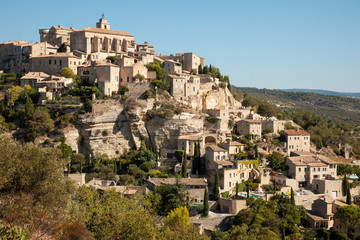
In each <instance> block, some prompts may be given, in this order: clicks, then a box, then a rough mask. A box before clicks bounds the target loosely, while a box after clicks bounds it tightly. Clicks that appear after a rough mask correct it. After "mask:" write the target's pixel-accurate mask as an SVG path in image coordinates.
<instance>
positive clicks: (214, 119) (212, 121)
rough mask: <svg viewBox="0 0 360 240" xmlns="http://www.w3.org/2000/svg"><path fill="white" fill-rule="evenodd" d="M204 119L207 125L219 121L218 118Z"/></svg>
mask: <svg viewBox="0 0 360 240" xmlns="http://www.w3.org/2000/svg"><path fill="white" fill-rule="evenodd" d="M205 119H206V121H208V122H209V123H217V122H218V121H219V120H220V119H219V118H217V117H209V116H208V117H206V118H205Z"/></svg>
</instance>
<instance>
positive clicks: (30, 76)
mask: <svg viewBox="0 0 360 240" xmlns="http://www.w3.org/2000/svg"><path fill="white" fill-rule="evenodd" d="M49 77H50V75H49V74H46V73H44V72H29V73H27V74H26V75H25V76H23V77H21V79H20V85H21V87H24V86H25V85H29V86H30V87H32V88H35V87H36V83H37V82H39V81H42V80H44V79H47V78H49Z"/></svg>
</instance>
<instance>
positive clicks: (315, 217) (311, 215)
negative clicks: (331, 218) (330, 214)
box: [306, 211, 328, 221]
mask: <svg viewBox="0 0 360 240" xmlns="http://www.w3.org/2000/svg"><path fill="white" fill-rule="evenodd" d="M306 215H307V216H308V217H309V218H311V219H313V220H314V221H328V219H326V218H323V217H321V216H318V215H315V213H314V212H313V211H308V212H307V213H306Z"/></svg>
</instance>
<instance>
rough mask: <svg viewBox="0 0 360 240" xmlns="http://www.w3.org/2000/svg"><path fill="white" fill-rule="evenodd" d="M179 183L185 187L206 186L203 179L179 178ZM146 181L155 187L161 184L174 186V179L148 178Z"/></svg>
mask: <svg viewBox="0 0 360 240" xmlns="http://www.w3.org/2000/svg"><path fill="white" fill-rule="evenodd" d="M179 180H180V183H181V184H184V185H186V186H191V185H195V186H207V181H206V179H205V178H180V179H179ZM147 181H149V182H152V183H154V184H155V185H156V186H160V185H161V184H171V185H174V184H176V178H149V179H148V180H147Z"/></svg>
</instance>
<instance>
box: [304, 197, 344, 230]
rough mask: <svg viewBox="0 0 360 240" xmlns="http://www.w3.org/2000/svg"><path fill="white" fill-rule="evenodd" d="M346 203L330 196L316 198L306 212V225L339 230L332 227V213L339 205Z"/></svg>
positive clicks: (333, 218) (333, 220) (333, 221)
mask: <svg viewBox="0 0 360 240" xmlns="http://www.w3.org/2000/svg"><path fill="white" fill-rule="evenodd" d="M346 205H347V204H345V203H343V202H341V201H337V200H334V199H332V198H330V197H326V198H322V199H316V200H315V201H314V202H313V204H312V206H311V210H309V211H307V213H306V225H307V227H309V228H314V229H332V230H335V231H339V229H336V228H334V223H335V217H334V215H335V213H336V212H337V209H338V208H339V207H341V206H346Z"/></svg>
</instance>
